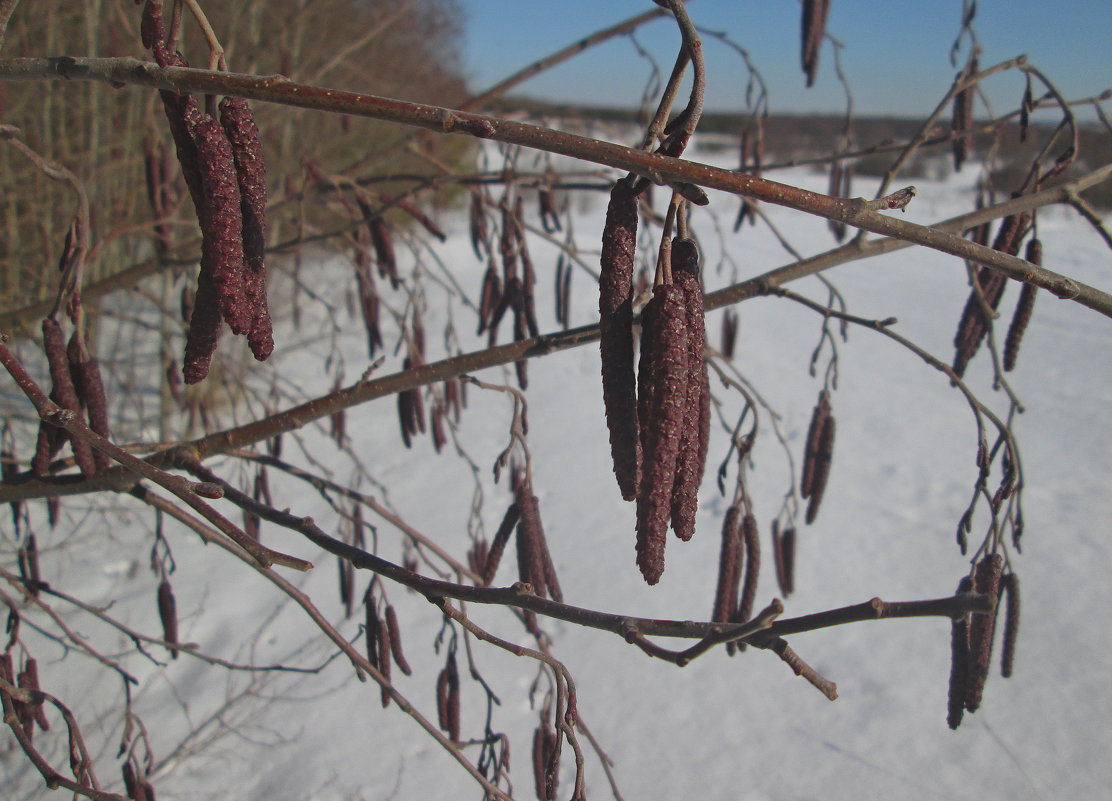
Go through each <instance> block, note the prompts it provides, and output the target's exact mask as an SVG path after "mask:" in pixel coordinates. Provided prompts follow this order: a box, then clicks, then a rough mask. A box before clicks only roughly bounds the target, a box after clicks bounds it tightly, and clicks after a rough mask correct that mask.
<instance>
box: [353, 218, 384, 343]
mask: <svg viewBox="0 0 1112 801" xmlns="http://www.w3.org/2000/svg"><path fill="white" fill-rule="evenodd" d="M360 235H361V236H365V233H364V232H363V231H362V230H361V231H360ZM355 279H356V285H357V286H358V289H359V311H360V313H361V314H362V316H363V328H364V329H365V330H366V332H367V356H368V357H369V358H372V359H373V358H374V355H375V353H376V352H377V351H378V350H379V349H381V348H382V346H383V343H382V329H381V327H380V325H379V321H380V315H379V302H378V290H377V289H376V288H375V279H374V274H373V273H372V272H371V264H370V259H369V257H368V255H367V250H366V248H365V247H363V246H362V243H361V245H360V247H359V248H358V249H357V250H356V256H355Z"/></svg>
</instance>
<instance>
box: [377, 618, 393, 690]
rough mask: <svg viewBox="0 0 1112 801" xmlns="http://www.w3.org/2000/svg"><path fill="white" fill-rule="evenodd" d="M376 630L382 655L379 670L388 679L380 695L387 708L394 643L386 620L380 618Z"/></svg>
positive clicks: (380, 655)
mask: <svg viewBox="0 0 1112 801" xmlns="http://www.w3.org/2000/svg"><path fill="white" fill-rule="evenodd" d="M375 631H376V634H377V635H378V644H377V646H378V653H379V657H380V658H379V662H378V670H379V672H380V673H381V674H382V678H383V679H385V680H386V681H385V683H384V684H382V685H380V687H379V690H380V696H381V699H382V708H383V709H385V708H386V707H388V706H390V691H389V690H388V689H387V687H388V686H389V684H390V655H391V653H393V650H394V646H393V643H392V642H391V641H390V629H389V628H387V626H386V621H384V620H382V619H381V618H380V619H379V621H378V628H377V629H376V630H375Z"/></svg>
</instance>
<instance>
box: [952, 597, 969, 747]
mask: <svg viewBox="0 0 1112 801" xmlns="http://www.w3.org/2000/svg"><path fill="white" fill-rule="evenodd" d="M972 589H973V580H972V579H971V578H969V576H965V577H964V578H962V580H961V582H960V583H959V584H958V590H957V592H958V595H962V594H964V593H967V592H970V591H972ZM968 686H969V615H968V614H966V615H963V616H962V617H960V618H955V619H953V620H952V621H950V688H949V694H948V698H947V705H946V723H947V724H948V725H949V727H950V728H951V729H956V728H957V727H958V726H960V725H961V719H962V716H963V715H964V714H965V696H966V692H967V689H968Z"/></svg>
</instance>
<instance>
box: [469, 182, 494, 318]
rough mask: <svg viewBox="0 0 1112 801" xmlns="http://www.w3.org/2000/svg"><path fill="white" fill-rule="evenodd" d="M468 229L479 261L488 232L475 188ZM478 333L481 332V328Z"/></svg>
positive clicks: (487, 245) (486, 248)
mask: <svg viewBox="0 0 1112 801" xmlns="http://www.w3.org/2000/svg"><path fill="white" fill-rule="evenodd" d="M469 229H470V232H471V249H472V250H474V251H475V258H477V259H479V260H480V261H481V260H482V258H483V253H484V252H485V253H488V254H489V253H490V233H489V230H488V229H487V219H486V211H485V210H484V208H483V196H482V193H480V192H479V191H477V190H472V192H471V206H470V212H469ZM479 333H480V334H481V333H482V330H481V329H480V331H479Z"/></svg>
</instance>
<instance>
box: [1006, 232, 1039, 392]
mask: <svg viewBox="0 0 1112 801" xmlns="http://www.w3.org/2000/svg"><path fill="white" fill-rule="evenodd" d="M1026 257H1027V261H1029V262H1031V263H1032V264H1034V265H1037V266H1041V265H1042V242H1040V241H1039V240H1038V239H1032V240H1031V241H1030V242H1028V243H1027V253H1026ZM1038 292H1039V288H1038V287H1037V286H1035V285H1034V284H1024V285H1023V290H1022V291H1021V292H1020V293H1019V303H1017V304H1016V307H1015V314H1014V315H1013V316H1012V323H1011V325H1009V326H1008V336H1007V338H1006V339H1005V340H1004V369H1005V370H1006V371H1008V372H1010V371H1012V370H1014V369H1015V362H1016V358H1017V357H1018V356H1019V343H1020V341H1021V340H1022V339H1023V334H1024V332H1025V331H1026V330H1027V324H1028V323H1029V322H1031V312H1032V311H1033V310H1034V308H1035V297H1036V295H1037V294H1038Z"/></svg>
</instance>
